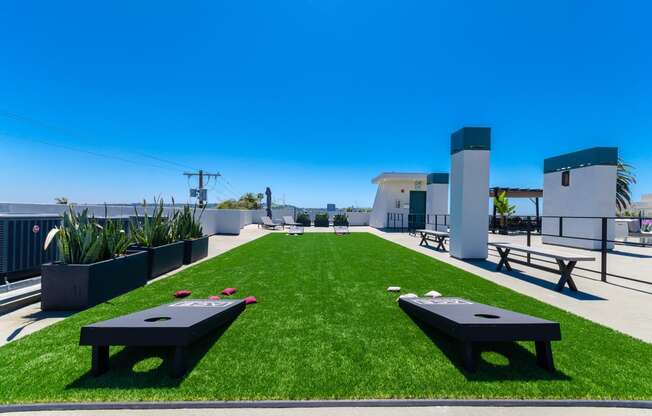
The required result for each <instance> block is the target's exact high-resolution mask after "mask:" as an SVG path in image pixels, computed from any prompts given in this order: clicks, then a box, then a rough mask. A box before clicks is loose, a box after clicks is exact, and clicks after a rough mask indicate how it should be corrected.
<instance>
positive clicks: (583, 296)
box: [464, 253, 606, 300]
mask: <svg viewBox="0 0 652 416" xmlns="http://www.w3.org/2000/svg"><path fill="white" fill-rule="evenodd" d="M490 255H493V254H491V253H490ZM464 261H466V262H467V263H469V264H473V265H474V266H477V267H480V268H482V269H485V270H488V271H491V272H496V273H502V274H506V275H509V276H511V277H514V278H516V279H519V280H522V281H524V282H527V283H531V284H533V285H537V286H540V287H542V288H544V289H547V290H554V291H556V290H557V282H550V281H548V280H545V279H541V278H538V277H534V276H531V275H528V274H525V273H523V272H521V271H520V270H517V269H516V268H515V267H516V265H518V263H516V262H515V261H510V265H511V266H512V271H508V270H507V269H505V268H503V270H501V271H500V272H497V271H496V263H492V262H490V261H486V260H464ZM528 267H533V268H536V269H541V267H540V266H537V265H536V264H532V265H530V266H528ZM550 273H552V272H550ZM573 277H574V278H577V277H578V276H577V275H575V274H573ZM557 293H561V294H562V295H566V296H568V297H571V298H573V299H577V300H606V299H605V298H603V297H600V296H596V295H592V294H590V293H587V292H582V291H581V290H578V291H577V292H574V291H572V290H570V289H569V288H568V286H564V289H563V290H562V291H561V292H557Z"/></svg>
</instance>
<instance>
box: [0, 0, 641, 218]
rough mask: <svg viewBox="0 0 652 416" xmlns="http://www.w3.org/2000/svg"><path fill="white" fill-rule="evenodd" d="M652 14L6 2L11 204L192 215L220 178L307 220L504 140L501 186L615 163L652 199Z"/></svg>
mask: <svg viewBox="0 0 652 416" xmlns="http://www.w3.org/2000/svg"><path fill="white" fill-rule="evenodd" d="M651 13H652V3H650V2H647V1H641V2H635V1H625V2H613V1H581V2H580V1H547V2H523V1H492V2H488V1H480V0H478V1H459V0H456V1H437V2H436V1H421V2H416V1H395V2H388V1H382V0H375V1H358V2H351V1H332V0H331V1H282V2H274V1H248V2H243V1H228V2H227V1H224V2H220V1H207V2H158V1H157V2H154V1H150V2H126V1H125V2H118V1H115V2H104V3H97V2H66V1H64V2H42V3H37V2H19V1H13V2H5V3H3V7H2V8H1V9H0V22H1V24H0V51H2V52H1V58H0V149H1V151H0V177H1V178H2V185H1V186H0V201H12V202H17V201H21V202H51V201H52V200H53V198H54V197H55V196H61V195H65V196H67V197H68V198H70V200H72V201H75V202H104V201H106V202H125V201H129V202H131V201H138V200H141V199H142V198H151V197H152V196H154V195H162V196H164V197H166V198H168V197H170V196H174V197H175V198H176V199H177V200H178V201H185V200H187V199H188V197H187V192H188V182H187V179H186V178H184V177H183V176H182V175H181V172H182V171H183V170H184V168H186V167H187V168H203V169H205V170H208V171H220V172H222V173H223V174H224V177H223V179H221V180H220V181H218V182H217V183H216V184H211V185H210V186H209V188H210V190H209V199H210V201H211V202H215V201H216V200H218V199H223V198H227V197H231V196H233V195H234V194H240V193H242V192H246V191H252V192H262V191H264V189H265V187H266V186H270V187H271V188H272V190H273V192H274V196H275V199H277V200H279V201H280V200H282V199H283V198H285V201H286V202H288V203H293V204H297V205H299V206H317V207H319V206H325V204H326V203H327V202H334V203H336V204H337V205H338V206H347V205H357V206H371V204H372V202H373V196H374V193H375V187H374V186H373V185H372V184H371V183H370V180H371V178H372V177H373V176H375V175H376V174H378V173H379V172H381V171H424V172H431V171H447V170H448V167H449V160H450V155H449V138H450V133H451V132H452V131H454V130H456V129H458V128H459V127H462V126H464V125H481V126H490V127H492V129H493V137H492V140H493V152H492V158H491V183H492V185H500V186H515V187H516V186H520V187H539V186H542V182H543V177H542V164H543V159H544V158H545V157H548V156H554V155H557V154H560V153H566V152H569V151H574V150H578V149H581V148H585V147H590V146H595V145H607V146H618V147H619V148H620V153H621V155H622V156H623V157H624V158H625V159H626V160H627V161H628V162H630V163H631V164H633V165H635V166H636V168H637V170H636V172H637V174H638V177H639V184H638V185H637V186H636V187H635V188H634V193H635V196H636V197H638V196H640V195H641V194H642V193H648V192H652V150H651V148H650V143H652V134H651V132H652V82H651V77H652V75H651V74H652V51H651V47H650V39H652V28H651V26H650V25H649V16H650V14H651ZM46 143H50V144H54V145H56V146H53V145H48V144H46ZM71 149H79V150H82V151H83V152H79V151H75V150H71ZM96 154H102V155H110V156H111V157H110V158H109V157H102V156H97V155H96ZM145 155H148V156H149V157H148V156H145ZM153 157H154V158H158V159H164V160H166V161H172V162H174V163H176V164H172V163H168V162H163V161H161V160H156V159H154V158H153Z"/></svg>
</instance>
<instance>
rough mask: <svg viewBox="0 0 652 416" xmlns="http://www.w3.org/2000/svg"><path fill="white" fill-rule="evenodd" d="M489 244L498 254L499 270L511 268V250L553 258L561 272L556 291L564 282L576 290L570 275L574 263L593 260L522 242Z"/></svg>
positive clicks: (559, 289)
mask: <svg viewBox="0 0 652 416" xmlns="http://www.w3.org/2000/svg"><path fill="white" fill-rule="evenodd" d="M489 245H490V246H492V247H495V248H496V250H497V251H498V254H499V255H500V262H499V263H498V266H497V267H496V270H497V271H501V270H502V268H503V266H505V268H506V269H507V270H509V271H511V270H512V267H511V266H510V264H509V259H508V256H509V253H510V252H512V251H518V252H522V253H526V254H534V255H536V256H541V257H548V258H552V259H555V261H556V262H557V265H558V266H559V273H560V274H561V276H560V278H559V282H557V287H556V290H557V291H558V292H561V291H562V289H563V288H564V286H565V285H566V284H568V287H569V288H570V290H572V291H574V292H576V291H577V286H576V285H575V282H574V281H573V276H572V275H571V273H572V272H573V269H574V268H575V265H576V264H577V262H578V261H594V260H595V257H591V256H586V255H579V254H578V255H574V254H568V253H566V252H563V251H561V250H553V249H547V248H541V247H530V246H526V245H523V244H515V243H500V242H496V243H489Z"/></svg>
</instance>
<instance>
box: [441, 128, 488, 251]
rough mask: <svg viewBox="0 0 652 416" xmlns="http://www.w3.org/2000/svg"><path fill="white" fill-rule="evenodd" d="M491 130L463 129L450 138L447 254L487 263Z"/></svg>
mask: <svg viewBox="0 0 652 416" xmlns="http://www.w3.org/2000/svg"><path fill="white" fill-rule="evenodd" d="M490 144H491V130H490V129H489V128H481V127H465V128H462V129H460V130H458V131H456V132H455V133H453V134H452V136H451V177H450V187H451V201H450V228H451V230H450V233H451V236H450V254H451V256H453V257H455V258H458V259H486V258H487V242H488V229H489V225H488V224H489V155H490Z"/></svg>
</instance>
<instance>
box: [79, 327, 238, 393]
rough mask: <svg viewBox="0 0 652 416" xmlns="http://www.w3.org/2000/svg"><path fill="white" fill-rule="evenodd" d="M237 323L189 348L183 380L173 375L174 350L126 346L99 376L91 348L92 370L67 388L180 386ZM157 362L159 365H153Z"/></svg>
mask: <svg viewBox="0 0 652 416" xmlns="http://www.w3.org/2000/svg"><path fill="white" fill-rule="evenodd" d="M234 321H235V319H233V320H232V321H230V322H228V323H227V324H225V325H224V326H222V327H220V328H218V329H217V330H216V331H215V332H213V333H211V334H209V335H207V336H205V337H204V338H202V339H200V340H199V341H197V342H195V343H194V344H192V345H191V346H190V347H188V349H187V353H186V357H185V364H186V373H185V374H184V375H183V376H182V377H179V378H175V377H173V376H172V365H173V356H174V347H124V348H123V349H122V350H120V351H119V352H118V353H117V354H113V355H111V357H110V358H109V371H107V372H106V373H104V374H102V375H100V376H99V377H94V376H93V375H92V374H91V372H90V364H91V348H90V347H84V348H87V350H88V353H87V358H88V368H89V371H88V372H86V373H85V374H84V375H83V376H81V377H79V378H78V379H77V380H75V381H73V382H72V383H70V384H69V385H67V386H66V389H96V388H109V389H110V388H114V389H147V388H152V387H162V388H166V387H177V386H178V385H179V384H181V382H182V381H183V380H184V379H185V378H186V377H187V375H188V374H190V372H191V371H192V370H193V369H194V368H195V366H196V365H197V363H199V361H200V360H201V359H202V357H204V355H205V354H206V353H207V352H208V351H209V350H210V349H211V348H212V347H213V345H214V344H215V342H217V341H218V340H219V339H220V337H221V336H222V335H223V334H224V333H225V332H226V331H227V329H228V328H229V327H230V326H231V324H232V323H233V322H234ZM157 362H160V364H159V365H152V364H156V363H157ZM140 366H142V367H143V369H142V370H140V369H139V367H140Z"/></svg>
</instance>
